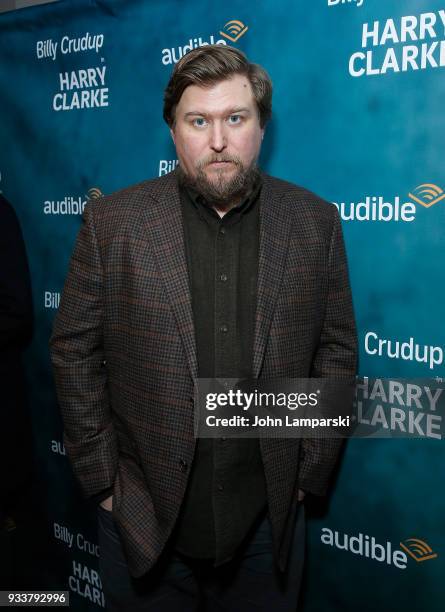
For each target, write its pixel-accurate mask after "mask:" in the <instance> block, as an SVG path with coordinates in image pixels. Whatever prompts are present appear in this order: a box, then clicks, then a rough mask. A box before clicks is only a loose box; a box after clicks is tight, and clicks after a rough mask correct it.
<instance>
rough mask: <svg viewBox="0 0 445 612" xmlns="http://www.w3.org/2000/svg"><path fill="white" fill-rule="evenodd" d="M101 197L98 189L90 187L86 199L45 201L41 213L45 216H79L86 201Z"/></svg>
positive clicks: (66, 197)
mask: <svg viewBox="0 0 445 612" xmlns="http://www.w3.org/2000/svg"><path fill="white" fill-rule="evenodd" d="M101 196H103V193H102V191H101V190H100V189H99V187H92V188H91V189H89V190H88V192H87V194H86V195H85V198H86V199H83V198H82V197H81V196H78V197H77V198H74V197H73V196H65V197H64V198H63V200H45V202H44V203H43V212H44V213H45V215H81V214H82V213H83V210H84V208H85V206H86V203H87V201H88V200H94V199H96V198H100V197H101Z"/></svg>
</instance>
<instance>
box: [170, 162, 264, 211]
mask: <svg viewBox="0 0 445 612" xmlns="http://www.w3.org/2000/svg"><path fill="white" fill-rule="evenodd" d="M212 161H231V162H232V163H233V164H235V165H236V171H235V173H234V174H233V175H230V176H227V172H226V171H225V170H224V169H215V171H214V178H213V179H209V178H208V176H207V175H206V173H205V171H204V168H205V167H206V166H207V165H208V164H209V163H211V162H212ZM195 170H196V174H195V176H191V175H190V174H187V173H186V172H185V171H184V169H183V168H182V166H178V182H179V184H180V186H182V187H185V188H190V189H192V190H194V191H196V192H197V193H199V195H201V196H202V197H203V198H204V199H205V200H206V202H207V203H208V204H210V205H212V206H214V207H215V208H218V209H220V210H226V211H227V210H230V208H233V207H234V206H236V204H238V203H239V202H241V201H243V200H245V199H246V198H247V197H248V195H249V194H250V193H251V192H252V190H253V188H254V186H255V183H256V182H257V180H258V179H259V177H260V170H259V168H258V166H257V164H256V161H255V160H254V161H253V162H252V163H251V164H250V165H249V166H244V164H243V163H242V161H241V160H240V159H239V158H237V157H230V158H229V157H224V156H221V155H220V156H218V157H216V156H213V157H212V158H208V159H206V160H203V161H201V162H199V163H198V164H197V165H196V167H195Z"/></svg>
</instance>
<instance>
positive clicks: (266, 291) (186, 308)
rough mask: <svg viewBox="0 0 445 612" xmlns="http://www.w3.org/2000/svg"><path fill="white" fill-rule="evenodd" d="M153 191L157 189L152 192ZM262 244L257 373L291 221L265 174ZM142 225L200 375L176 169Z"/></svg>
mask: <svg viewBox="0 0 445 612" xmlns="http://www.w3.org/2000/svg"><path fill="white" fill-rule="evenodd" d="M152 193H153V192H152ZM259 204H260V245H259V258H258V288H257V307H256V316H255V332H254V342H253V372H252V374H253V377H254V378H257V377H258V376H259V373H260V371H261V366H262V363H263V359H264V351H265V348H266V342H267V337H268V334H269V329H270V325H271V323H272V318H273V314H274V310H275V304H276V300H277V297H278V295H279V291H280V286H281V281H282V276H283V271H284V267H285V264H286V255H287V249H288V241H289V236H290V224H289V219H288V216H287V213H286V207H285V203H284V196H283V194H282V193H281V194H277V193H276V191H275V190H274V189H273V188H272V187H271V184H270V182H269V180H268V176H267V175H263V187H262V189H261V192H260V202H259ZM144 226H145V227H144V229H145V231H146V233H147V235H148V237H149V239H150V242H151V244H152V245H153V249H154V256H155V257H156V258H157V261H158V267H159V270H160V273H161V276H162V278H163V281H164V284H165V289H166V292H167V295H168V297H169V299H170V302H171V305H172V308H173V312H174V315H175V318H176V322H177V325H178V329H179V333H180V334H181V338H182V341H183V345H184V350H185V353H186V357H187V362H188V365H189V369H190V372H191V375H192V378H193V379H195V378H197V376H198V364H197V356H196V340H195V330H194V324H193V312H192V302H191V295H190V288H189V281H188V270H187V262H186V257H185V244H184V233H183V226H182V214H181V202H180V197H179V190H178V184H177V178H176V172H175V171H173V172H171V173H169V174H168V175H166V176H165V177H164V181H162V182H161V183H159V188H158V191H157V193H156V195H154V196H153V197H150V201H149V202H147V206H146V208H145V209H144Z"/></svg>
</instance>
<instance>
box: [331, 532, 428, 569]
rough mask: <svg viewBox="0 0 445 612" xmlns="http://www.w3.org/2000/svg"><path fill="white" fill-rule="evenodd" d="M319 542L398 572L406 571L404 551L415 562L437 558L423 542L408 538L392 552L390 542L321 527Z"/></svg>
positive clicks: (406, 558)
mask: <svg viewBox="0 0 445 612" xmlns="http://www.w3.org/2000/svg"><path fill="white" fill-rule="evenodd" d="M321 541H322V543H323V544H326V545H327V546H333V547H335V548H338V549H339V550H345V551H347V552H350V553H352V554H354V555H358V556H360V557H365V558H367V559H371V560H372V561H378V562H379V563H386V564H387V565H393V566H394V567H396V568H397V569H400V570H404V569H406V566H407V563H408V557H407V555H406V554H405V552H403V551H406V553H407V554H408V555H409V556H410V557H412V558H413V559H414V560H415V561H417V562H420V561H427V560H428V559H435V558H436V557H437V554H436V553H433V551H432V549H431V547H430V546H429V545H428V544H427V543H426V542H425V541H424V540H419V539H417V538H409V539H408V540H405V541H404V542H405V543H404V542H400V547H401V548H403V550H397V549H395V550H394V549H393V544H392V543H391V542H389V541H386V542H385V544H379V543H378V542H377V541H376V539H375V537H374V536H372V537H371V536H369V535H367V534H364V533H359V534H358V535H356V536H350V535H348V534H347V533H342V534H340V533H339V532H338V531H332V529H329V528H327V527H323V529H322V530H321Z"/></svg>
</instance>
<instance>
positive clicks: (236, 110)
mask: <svg viewBox="0 0 445 612" xmlns="http://www.w3.org/2000/svg"><path fill="white" fill-rule="evenodd" d="M250 112H251V110H250V108H246V107H244V106H239V107H238V106H234V107H232V108H228V109H226V110H223V111H222V112H221V113H220V114H221V115H222V116H227V115H234V114H235V113H250ZM191 116H199V117H209V116H210V113H206V112H204V111H199V110H196V111H189V112H188V113H185V114H184V117H191Z"/></svg>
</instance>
